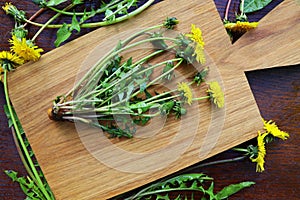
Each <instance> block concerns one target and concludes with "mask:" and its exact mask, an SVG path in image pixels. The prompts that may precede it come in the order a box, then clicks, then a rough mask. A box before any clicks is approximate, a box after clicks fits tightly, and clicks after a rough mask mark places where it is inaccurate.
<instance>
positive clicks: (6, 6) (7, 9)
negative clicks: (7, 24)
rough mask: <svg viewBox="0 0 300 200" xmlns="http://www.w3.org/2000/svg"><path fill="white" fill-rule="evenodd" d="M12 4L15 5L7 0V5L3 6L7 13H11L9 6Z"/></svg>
mask: <svg viewBox="0 0 300 200" xmlns="http://www.w3.org/2000/svg"><path fill="white" fill-rule="evenodd" d="M11 6H13V5H12V4H11V2H9V3H7V2H6V3H5V5H4V6H2V9H3V10H4V11H5V13H6V14H8V13H9V8H11Z"/></svg>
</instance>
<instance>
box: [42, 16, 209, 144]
mask: <svg viewBox="0 0 300 200" xmlns="http://www.w3.org/2000/svg"><path fill="white" fill-rule="evenodd" d="M177 23H178V20H177V19H176V18H174V17H171V18H167V19H166V20H165V21H164V22H163V23H162V24H159V25H155V26H152V27H149V28H145V29H143V30H140V31H137V32H136V33H134V34H132V35H130V36H129V37H128V38H126V39H125V40H123V41H119V43H118V44H117V45H116V46H115V47H114V48H112V49H111V50H110V52H108V54H107V55H105V56H103V57H101V58H100V60H98V61H97V63H96V64H95V65H93V66H92V67H91V68H90V69H89V70H88V71H87V73H86V74H85V75H84V76H83V77H82V78H81V79H80V80H79V81H78V82H77V83H76V84H75V86H74V87H73V88H72V89H71V90H70V91H69V92H67V93H66V94H64V95H60V96H58V97H57V98H56V99H55V100H54V101H53V106H52V108H51V109H49V110H48V115H49V118H50V119H52V120H57V121H65V120H68V121H73V122H83V123H86V124H89V125H92V126H96V127H99V128H101V129H103V130H104V131H106V132H107V133H108V134H110V136H112V137H123V136H125V137H129V138H130V137H132V136H133V134H134V133H135V128H134V124H139V125H144V124H146V123H147V122H148V121H149V120H150V119H151V118H153V117H156V116H159V115H164V116H168V115H169V114H170V113H175V116H176V117H177V118H180V116H181V115H183V114H185V113H186V109H185V108H184V104H189V105H191V104H192V102H193V101H198V100H203V99H209V98H211V97H212V96H211V95H209V94H208V95H207V96H203V97H196V98H193V96H192V91H191V88H190V86H191V85H192V84H195V83H196V84H199V83H200V82H203V81H204V77H205V76H206V74H207V71H208V70H207V69H206V68H204V67H203V64H204V63H205V59H204V57H205V56H204V49H203V45H204V42H203V39H202V36H201V30H200V29H199V28H196V27H195V26H194V25H192V30H191V34H182V33H178V34H176V36H174V37H169V36H166V35H168V34H166V33H168V32H169V31H170V29H172V28H173V27H174V26H175V25H176V24H177ZM149 43H150V44H151V45H152V47H153V50H152V51H150V52H148V53H147V54H146V55H145V56H144V57H142V58H138V59H136V58H133V57H130V58H128V59H127V60H125V61H123V58H124V55H125V54H126V51H127V50H130V49H133V48H135V47H138V46H139V47H141V48H142V47H143V46H144V45H146V44H149ZM200 45H201V46H200ZM167 53H169V54H170V53H171V54H172V57H173V58H170V59H169V58H167V57H166V56H165V55H166V54H167ZM159 55H161V57H164V58H167V59H164V60H163V61H158V62H155V63H154V64H153V63H151V64H150V61H153V60H155V59H154V58H156V57H157V56H159ZM153 62H154V61H153ZM195 62H196V63H198V64H199V63H200V64H201V66H202V67H203V69H202V70H201V71H200V72H198V73H197V74H196V75H195V77H194V79H193V80H192V81H190V82H178V83H177V88H175V89H171V90H168V91H163V92H158V91H154V92H153V90H152V89H151V88H153V86H155V85H157V84H162V83H163V82H164V81H173V80H172V79H174V77H173V73H174V70H176V69H177V68H179V67H180V66H181V65H182V64H183V63H188V64H193V63H195ZM159 68H163V69H162V70H161V73H160V74H159V75H155V74H154V73H153V71H154V70H155V69H159ZM151 91H152V92H151ZM115 116H118V117H117V119H116V118H115V119H116V120H121V122H122V123H123V124H124V127H117V126H116V125H115V123H109V124H107V123H104V124H105V125H104V124H103V123H99V121H101V122H103V121H108V122H113V121H114V117H115ZM124 116H131V117H132V120H130V122H128V120H126V118H125V117H124ZM95 119H96V120H95Z"/></svg>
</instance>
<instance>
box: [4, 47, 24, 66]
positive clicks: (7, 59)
mask: <svg viewBox="0 0 300 200" xmlns="http://www.w3.org/2000/svg"><path fill="white" fill-rule="evenodd" d="M23 63H24V60H22V59H21V58H19V57H18V56H17V55H15V54H13V53H11V52H9V51H1V52H0V66H1V69H2V67H3V66H4V65H7V64H9V65H12V66H16V65H22V64H23Z"/></svg>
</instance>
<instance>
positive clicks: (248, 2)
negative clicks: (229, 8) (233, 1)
mask: <svg viewBox="0 0 300 200" xmlns="http://www.w3.org/2000/svg"><path fill="white" fill-rule="evenodd" d="M271 1H272V0H245V1H244V13H251V12H255V11H258V10H261V9H263V8H264V7H266V6H267V5H268V4H269V3H270V2H271Z"/></svg>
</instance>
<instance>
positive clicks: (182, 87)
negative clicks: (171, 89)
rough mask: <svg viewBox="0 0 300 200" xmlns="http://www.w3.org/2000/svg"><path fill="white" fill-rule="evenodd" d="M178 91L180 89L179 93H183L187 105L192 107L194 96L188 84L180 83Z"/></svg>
mask: <svg viewBox="0 0 300 200" xmlns="http://www.w3.org/2000/svg"><path fill="white" fill-rule="evenodd" d="M177 89H178V91H180V92H182V93H183V96H184V97H185V100H186V103H188V104H189V105H191V104H192V102H193V94H192V90H191V88H190V86H189V85H188V84H187V83H185V82H182V83H178V87H177Z"/></svg>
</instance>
